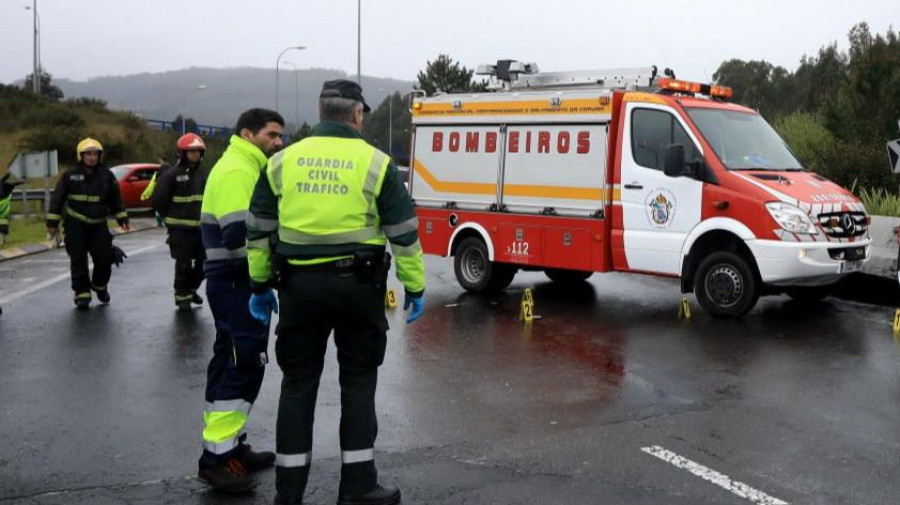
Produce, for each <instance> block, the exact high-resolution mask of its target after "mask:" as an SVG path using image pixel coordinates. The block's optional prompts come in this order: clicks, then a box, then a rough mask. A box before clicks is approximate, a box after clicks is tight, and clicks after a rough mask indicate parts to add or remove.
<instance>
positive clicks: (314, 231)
mask: <svg viewBox="0 0 900 505" xmlns="http://www.w3.org/2000/svg"><path fill="white" fill-rule="evenodd" d="M387 242H390V244H391V252H393V254H394V257H395V259H396V263H397V278H398V279H399V280H400V282H402V283H403V286H404V287H405V288H406V292H407V293H408V294H409V295H410V296H421V294H422V292H423V291H424V290H425V264H424V261H423V258H422V246H421V244H420V243H419V233H418V220H417V219H416V213H415V209H414V208H413V205H412V200H411V199H410V197H409V193H408V192H407V191H406V187H405V186H404V184H403V178H402V177H401V176H400V175H399V173H398V172H397V169H396V168H395V167H394V166H393V164H392V163H391V161H390V158H389V157H388V156H387V155H386V154H384V153H383V152H381V151H379V150H378V149H375V148H374V147H372V146H371V145H369V144H368V143H367V142H366V141H365V140H363V138H362V137H360V135H359V134H358V133H357V132H356V131H355V130H353V129H352V128H350V127H349V126H347V125H343V124H337V123H322V124H319V125H317V126H316V127H315V128H314V129H313V131H312V135H311V136H310V137H307V138H305V139H303V140H301V141H300V142H297V143H295V144H293V145H291V146H290V147H288V148H286V149H285V150H283V151H281V152H280V153H278V154H276V155H274V156H272V158H271V159H270V160H269V163H268V165H267V167H266V169H265V170H264V172H263V175H262V176H261V177H260V178H259V181H258V182H257V184H256V188H255V189H254V193H253V198H252V199H251V201H250V215H249V217H248V218H247V249H248V253H249V258H250V259H249V262H250V278H251V280H252V281H253V286H254V290H255V291H257V292H258V291H261V290H264V289H266V288H267V287H268V285H269V283H270V280H271V278H272V271H271V254H272V250H271V244H275V250H274V252H275V254H277V255H278V256H280V257H283V258H286V259H287V260H288V261H289V262H290V263H292V264H298V263H299V264H313V263H321V262H326V261H332V260H337V259H341V258H345V257H348V256H352V255H353V254H354V253H356V252H359V251H361V250H365V249H368V250H374V251H383V250H384V247H385V244H386V243H387Z"/></svg>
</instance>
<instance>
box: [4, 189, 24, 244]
mask: <svg viewBox="0 0 900 505" xmlns="http://www.w3.org/2000/svg"><path fill="white" fill-rule="evenodd" d="M9 175H10V174H3V177H0V245H3V244H5V243H6V236H7V235H9V216H10V214H12V192H13V189H15V188H16V186H18V185H19V184H22V183H23V182H24V181H17V182H9Z"/></svg>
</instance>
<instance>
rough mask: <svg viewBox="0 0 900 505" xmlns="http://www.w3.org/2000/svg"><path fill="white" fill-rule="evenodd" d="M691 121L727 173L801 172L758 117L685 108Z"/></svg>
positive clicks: (788, 151) (764, 122) (769, 128)
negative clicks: (762, 171) (754, 171)
mask: <svg viewBox="0 0 900 505" xmlns="http://www.w3.org/2000/svg"><path fill="white" fill-rule="evenodd" d="M686 110H687V113H688V115H689V116H690V117H691V120H692V121H693V122H694V124H695V125H697V129H699V130H700V133H701V134H702V135H703V137H704V138H705V139H706V141H707V142H708V143H709V145H710V146H712V148H713V151H715V152H716V156H718V157H719V160H720V161H721V162H722V164H724V165H725V168H727V169H729V170H803V166H802V165H801V164H800V162H799V161H798V160H797V158H796V157H794V155H793V153H791V150H790V149H789V148H788V146H787V144H785V142H784V140H782V139H781V137H779V136H778V133H776V132H775V129H773V128H772V127H771V126H769V123H767V122H766V120H765V119H763V118H762V116H760V115H759V114H753V113H749V112H738V111H732V110H721V109H709V108H700V107H689V108H686Z"/></svg>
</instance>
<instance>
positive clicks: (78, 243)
mask: <svg viewBox="0 0 900 505" xmlns="http://www.w3.org/2000/svg"><path fill="white" fill-rule="evenodd" d="M65 236H66V252H67V253H68V254H69V264H70V266H71V269H72V291H74V292H75V293H76V294H77V293H90V292H91V285H92V284H93V286H94V287H95V288H106V285H107V284H109V277H110V275H111V274H112V263H113V259H114V257H113V249H112V235H111V234H110V233H109V227H108V226H107V225H106V223H101V224H87V223H84V222H82V221H79V220H77V219H75V218H72V217H66V221H65ZM88 254H90V255H91V260H93V262H94V272H93V276H91V274H90V271H89V269H88Z"/></svg>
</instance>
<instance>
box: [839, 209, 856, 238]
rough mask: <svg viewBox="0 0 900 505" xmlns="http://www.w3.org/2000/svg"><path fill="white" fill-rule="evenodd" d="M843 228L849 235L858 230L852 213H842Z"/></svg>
mask: <svg viewBox="0 0 900 505" xmlns="http://www.w3.org/2000/svg"><path fill="white" fill-rule="evenodd" d="M841 228H843V229H844V232H845V233H846V234H847V235H853V233H854V232H856V222H855V221H853V216H851V215H850V214H842V215H841Z"/></svg>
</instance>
